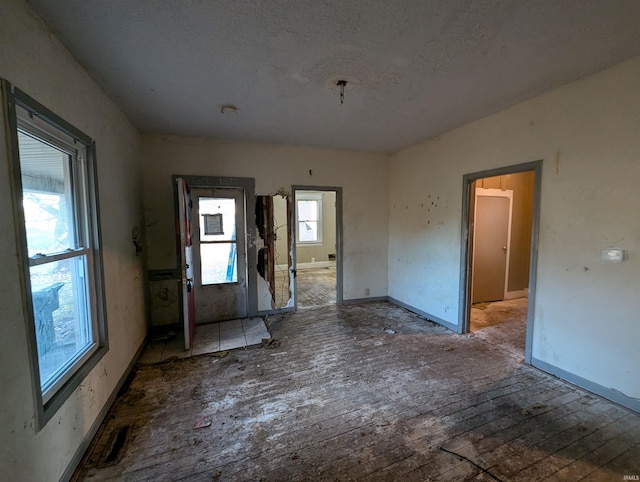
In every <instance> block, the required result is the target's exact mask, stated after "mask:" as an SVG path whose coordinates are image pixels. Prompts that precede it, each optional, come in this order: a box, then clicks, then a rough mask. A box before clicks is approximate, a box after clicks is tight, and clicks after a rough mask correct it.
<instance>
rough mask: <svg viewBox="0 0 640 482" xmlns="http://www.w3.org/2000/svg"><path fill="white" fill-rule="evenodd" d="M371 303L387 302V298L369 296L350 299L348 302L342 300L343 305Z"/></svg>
mask: <svg viewBox="0 0 640 482" xmlns="http://www.w3.org/2000/svg"><path fill="white" fill-rule="evenodd" d="M372 301H389V297H388V296H370V297H368V298H351V299H350V300H342V304H343V305H355V304H357V303H370V302H372Z"/></svg>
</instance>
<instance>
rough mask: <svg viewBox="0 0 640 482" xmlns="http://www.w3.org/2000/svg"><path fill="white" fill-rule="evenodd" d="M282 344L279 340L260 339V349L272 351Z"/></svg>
mask: <svg viewBox="0 0 640 482" xmlns="http://www.w3.org/2000/svg"><path fill="white" fill-rule="evenodd" d="M281 344H282V343H281V342H280V340H276V339H275V338H263V339H262V347H263V348H269V349H271V350H273V349H274V348H278V347H279V346H280V345H281Z"/></svg>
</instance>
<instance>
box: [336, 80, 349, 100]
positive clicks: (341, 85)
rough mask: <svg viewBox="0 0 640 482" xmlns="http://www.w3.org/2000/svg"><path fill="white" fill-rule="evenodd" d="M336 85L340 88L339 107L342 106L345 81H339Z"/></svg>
mask: <svg viewBox="0 0 640 482" xmlns="http://www.w3.org/2000/svg"><path fill="white" fill-rule="evenodd" d="M336 85H337V86H338V87H339V88H340V105H342V104H344V88H345V87H346V86H347V81H346V80H339V81H338V82H337V83H336Z"/></svg>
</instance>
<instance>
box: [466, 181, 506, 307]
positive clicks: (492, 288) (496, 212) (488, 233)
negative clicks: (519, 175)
mask: <svg viewBox="0 0 640 482" xmlns="http://www.w3.org/2000/svg"><path fill="white" fill-rule="evenodd" d="M512 199H513V191H503V190H500V189H480V188H478V189H476V203H475V224H474V236H473V240H474V245H473V271H472V274H473V280H472V302H473V303H478V302H481V301H497V300H503V299H504V297H505V292H506V287H507V272H508V268H509V264H508V263H509V243H510V232H511V204H512Z"/></svg>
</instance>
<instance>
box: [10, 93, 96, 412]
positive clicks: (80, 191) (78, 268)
mask: <svg viewBox="0 0 640 482" xmlns="http://www.w3.org/2000/svg"><path fill="white" fill-rule="evenodd" d="M3 86H4V88H5V89H6V90H7V92H9V93H10V95H8V99H9V103H8V104H9V105H8V109H9V120H10V126H11V129H10V136H11V139H10V140H11V145H12V146H13V147H14V148H16V147H17V149H14V150H15V152H14V155H13V157H14V176H13V193H14V199H15V206H16V209H15V212H16V215H17V218H18V219H16V224H17V228H18V231H19V234H20V237H21V246H20V249H21V258H22V260H23V265H24V266H23V268H24V272H25V277H24V278H25V286H24V293H25V297H26V298H27V329H28V331H29V334H30V348H31V351H32V357H33V359H34V361H35V363H33V364H32V365H33V366H34V377H33V378H34V380H35V381H36V383H37V384H39V387H38V390H36V391H37V399H38V403H37V404H36V405H37V406H38V408H39V417H38V418H39V420H40V423H41V425H42V424H43V423H44V422H46V420H48V419H49V418H50V417H51V415H52V414H53V412H55V410H57V408H58V407H59V406H60V405H61V404H62V403H63V402H64V400H65V399H66V398H67V397H68V395H69V394H70V393H71V392H72V391H73V390H74V389H75V388H76V387H77V385H78V384H79V383H80V381H81V380H82V378H84V376H85V375H86V373H88V371H89V370H90V369H91V368H92V367H93V366H94V365H95V363H97V361H98V359H99V358H100V357H101V356H102V355H103V354H104V352H105V351H106V326H105V320H104V308H103V303H102V300H103V296H102V280H101V270H100V267H101V263H100V256H99V250H98V224H97V209H96V205H95V193H94V186H95V179H94V175H95V169H94V165H93V142H92V141H91V139H90V138H88V137H87V136H86V135H84V134H82V133H81V132H79V131H77V130H76V129H75V128H73V127H72V126H70V125H69V124H67V123H66V122H64V121H63V120H62V119H59V118H58V117H57V116H56V115H55V114H53V113H51V112H50V111H48V110H47V109H46V108H44V107H42V106H41V105H40V104H38V103H37V102H35V101H34V100H33V99H31V98H30V97H28V96H27V95H25V94H24V93H22V92H20V91H18V90H17V89H14V88H12V87H11V86H10V85H9V84H8V83H6V82H5V83H3Z"/></svg>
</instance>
